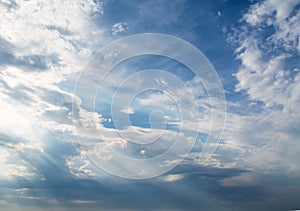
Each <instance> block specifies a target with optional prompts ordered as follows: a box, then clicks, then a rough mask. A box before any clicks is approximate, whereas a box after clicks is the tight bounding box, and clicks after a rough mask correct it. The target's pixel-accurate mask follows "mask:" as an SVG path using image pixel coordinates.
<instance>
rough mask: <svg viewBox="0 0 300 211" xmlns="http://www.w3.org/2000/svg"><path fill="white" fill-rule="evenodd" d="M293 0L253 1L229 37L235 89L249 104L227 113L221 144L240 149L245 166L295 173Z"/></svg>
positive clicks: (297, 99) (296, 19)
mask: <svg viewBox="0 0 300 211" xmlns="http://www.w3.org/2000/svg"><path fill="white" fill-rule="evenodd" d="M299 3H300V2H299V1H284V2H282V1H276V0H267V1H263V2H259V3H256V4H254V5H252V6H251V7H250V9H249V11H248V12H247V13H246V14H245V15H244V16H243V18H242V20H241V26H240V28H238V29H236V30H234V32H233V34H232V36H231V37H229V40H230V42H231V43H232V44H233V46H235V47H236V56H237V59H238V60H239V61H240V62H241V65H240V68H239V70H238V71H237V72H236V74H235V76H236V78H237V80H238V84H237V85H236V89H235V90H236V93H238V94H241V93H246V94H247V97H248V102H249V106H246V108H247V109H248V113H246V114H244V115H237V114H236V113H235V112H233V113H228V120H229V121H228V123H227V133H226V134H227V137H226V135H225V137H226V138H225V145H226V144H228V145H229V147H230V145H235V146H238V147H243V148H244V150H246V151H244V150H242V151H241V154H244V157H243V158H240V161H241V160H243V162H244V165H245V166H248V168H255V169H260V170H261V171H272V170H275V171H282V172H286V171H292V172H297V171H299V168H297V167H296V162H298V161H299V159H298V158H296V157H295V154H296V152H297V151H299V147H300V145H299V143H297V141H296V140H297V139H298V137H299V133H298V132H297V131H298V130H299V129H298V125H299V124H300V122H299V117H300V113H299V109H297V108H298V107H299V106H300V104H299V103H300V95H299V92H298V91H296V90H297V89H298V88H299V86H300V85H299V84H300V80H299V78H300V75H299V72H298V71H297V66H299V58H300V57H299V55H300V51H299V43H298V41H297V40H298V38H299V35H300V29H299V25H300V12H299V10H297V7H299ZM233 39H235V41H233ZM251 102H256V108H257V109H256V110H251V106H253V104H251ZM240 109H241V108H240ZM243 151H244V152H243ZM287 155H288V156H287ZM240 161H238V162H240Z"/></svg>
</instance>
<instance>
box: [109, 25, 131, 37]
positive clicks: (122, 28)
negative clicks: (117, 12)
mask: <svg viewBox="0 0 300 211" xmlns="http://www.w3.org/2000/svg"><path fill="white" fill-rule="evenodd" d="M127 25H128V23H126V22H119V23H115V24H114V25H113V26H112V29H111V31H112V32H111V34H112V35H117V34H119V33H121V32H124V31H126V29H127Z"/></svg>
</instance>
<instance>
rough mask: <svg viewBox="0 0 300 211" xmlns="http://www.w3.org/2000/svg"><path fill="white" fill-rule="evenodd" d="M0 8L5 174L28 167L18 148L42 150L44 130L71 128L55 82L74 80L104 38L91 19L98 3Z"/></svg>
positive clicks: (68, 97) (65, 100)
mask: <svg viewBox="0 0 300 211" xmlns="http://www.w3.org/2000/svg"><path fill="white" fill-rule="evenodd" d="M0 11H1V14H2V18H1V20H0V42H1V44H2V43H3V45H1V47H0V48H1V53H2V52H4V53H3V55H2V54H1V56H2V57H3V59H2V60H1V61H0V69H1V71H0V93H1V94H0V105H1V106H0V107H1V109H0V115H1V117H0V118H1V121H0V133H1V134H4V135H3V137H1V142H3V143H5V144H10V145H11V146H9V148H8V146H3V145H1V146H0V148H1V150H4V151H5V150H9V157H11V158H12V159H4V158H3V160H2V164H1V168H2V169H4V170H3V171H5V174H6V175H11V176H13V175H14V176H16V175H18V174H19V173H18V172H23V173H22V174H19V175H20V176H22V175H23V176H26V175H27V173H26V172H30V171H29V170H28V168H32V166H31V164H29V163H26V162H25V161H24V160H23V159H22V158H21V156H20V154H21V152H23V150H25V149H33V150H39V151H41V152H42V151H43V146H44V145H45V143H43V142H44V141H45V139H46V137H45V134H46V133H48V132H49V131H50V132H53V131H54V132H64V131H69V132H72V133H73V132H74V127H73V126H72V124H71V103H72V97H73V96H72V93H68V92H66V91H63V90H62V87H61V85H60V83H61V82H66V80H73V81H69V83H72V82H74V78H75V77H74V76H75V75H76V74H78V73H79V72H80V71H81V70H82V69H83V68H84V65H85V63H86V61H87V60H88V58H89V57H90V56H91V55H92V53H93V52H94V51H95V50H97V49H98V48H99V47H101V46H102V45H103V44H104V42H105V41H106V40H107V38H104V36H103V30H102V29H99V28H98V27H97V26H96V24H95V23H94V21H93V17H94V16H96V15H101V14H102V13H103V11H102V3H100V2H99V3H95V1H92V0H85V1H80V2H77V1H60V0H57V1H48V2H41V1H1V2H0ZM6 137H11V140H15V141H16V143H14V144H13V145H12V144H11V143H10V142H11V141H9V140H7V138H6ZM19 140H23V141H21V143H18V142H19ZM7 148H8V149H7ZM5 166H6V167H5ZM26 169H27V170H26ZM28 174H29V173H28Z"/></svg>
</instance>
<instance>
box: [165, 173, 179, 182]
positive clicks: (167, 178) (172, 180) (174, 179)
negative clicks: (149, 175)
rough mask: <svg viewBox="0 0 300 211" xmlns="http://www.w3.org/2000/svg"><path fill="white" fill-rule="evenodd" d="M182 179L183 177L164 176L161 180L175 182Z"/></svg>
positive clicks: (175, 175) (176, 175)
mask: <svg viewBox="0 0 300 211" xmlns="http://www.w3.org/2000/svg"><path fill="white" fill-rule="evenodd" d="M183 178H184V175H180V174H170V175H167V176H165V177H164V178H163V180H164V181H166V182H175V181H178V180H181V179H183Z"/></svg>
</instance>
